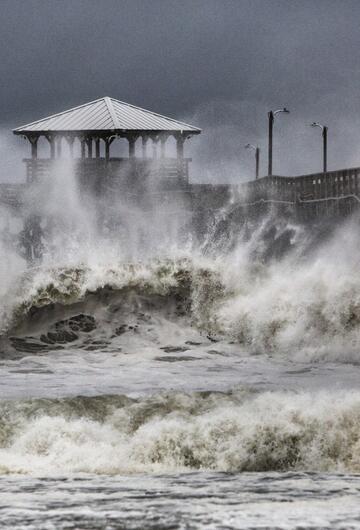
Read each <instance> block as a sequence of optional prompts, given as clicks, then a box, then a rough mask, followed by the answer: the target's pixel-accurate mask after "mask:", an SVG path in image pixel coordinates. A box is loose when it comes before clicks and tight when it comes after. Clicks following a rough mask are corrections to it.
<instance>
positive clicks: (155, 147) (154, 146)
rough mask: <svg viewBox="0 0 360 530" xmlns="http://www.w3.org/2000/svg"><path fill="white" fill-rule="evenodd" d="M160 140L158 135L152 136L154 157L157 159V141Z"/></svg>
mask: <svg viewBox="0 0 360 530" xmlns="http://www.w3.org/2000/svg"><path fill="white" fill-rule="evenodd" d="M158 141H159V138H157V137H156V136H153V138H152V142H153V144H152V148H153V156H152V157H153V159H154V160H155V159H156V158H157V143H158Z"/></svg>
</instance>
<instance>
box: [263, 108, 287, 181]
mask: <svg viewBox="0 0 360 530" xmlns="http://www.w3.org/2000/svg"><path fill="white" fill-rule="evenodd" d="M280 112H284V113H285V114H289V113H290V111H289V110H288V109H287V108H286V107H284V108H283V109H278V110H275V111H272V110H271V111H270V112H268V117H269V165H268V175H269V176H271V175H272V150H273V126H274V119H275V116H276V114H280Z"/></svg>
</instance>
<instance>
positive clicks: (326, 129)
mask: <svg viewBox="0 0 360 530" xmlns="http://www.w3.org/2000/svg"><path fill="white" fill-rule="evenodd" d="M310 127H319V129H321V130H322V137H323V171H324V173H326V172H327V133H328V128H327V127H326V125H321V124H320V123H317V122H316V121H314V122H313V123H311V125H310Z"/></svg>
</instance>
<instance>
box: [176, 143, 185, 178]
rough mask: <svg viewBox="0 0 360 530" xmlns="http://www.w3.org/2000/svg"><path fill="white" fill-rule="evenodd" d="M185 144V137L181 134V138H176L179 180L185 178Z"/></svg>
mask: <svg viewBox="0 0 360 530" xmlns="http://www.w3.org/2000/svg"><path fill="white" fill-rule="evenodd" d="M184 143H185V136H183V135H182V134H181V135H180V136H177V137H176V155H177V166H178V176H179V178H183V177H184Z"/></svg>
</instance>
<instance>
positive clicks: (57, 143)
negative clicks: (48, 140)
mask: <svg viewBox="0 0 360 530" xmlns="http://www.w3.org/2000/svg"><path fill="white" fill-rule="evenodd" d="M61 148H62V137H61V136H59V137H58V138H57V139H56V151H57V158H61Z"/></svg>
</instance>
